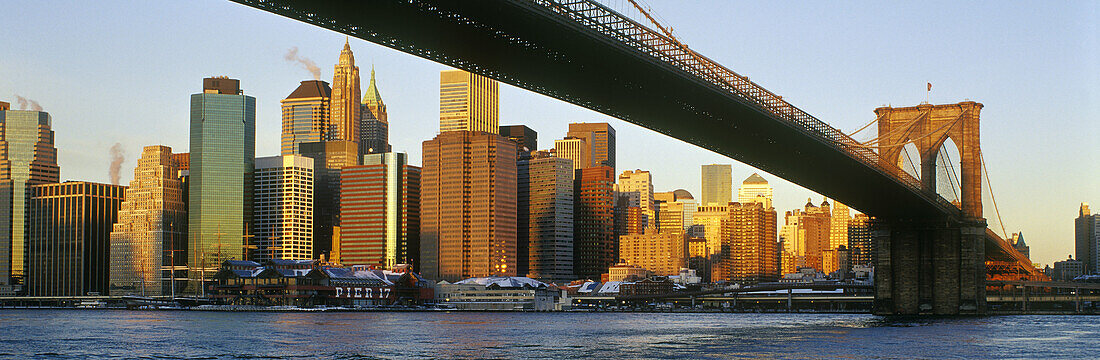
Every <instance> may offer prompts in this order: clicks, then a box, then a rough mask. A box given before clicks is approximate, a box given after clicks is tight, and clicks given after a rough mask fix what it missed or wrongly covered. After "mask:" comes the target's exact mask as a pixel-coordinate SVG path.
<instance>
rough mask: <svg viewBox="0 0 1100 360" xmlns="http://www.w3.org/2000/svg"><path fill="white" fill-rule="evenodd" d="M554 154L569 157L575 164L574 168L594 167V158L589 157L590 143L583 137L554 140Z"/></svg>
mask: <svg viewBox="0 0 1100 360" xmlns="http://www.w3.org/2000/svg"><path fill="white" fill-rule="evenodd" d="M554 156H557V157H559V158H563V159H569V160H570V162H572V164H573V170H579V169H587V168H590V167H592V159H591V158H589V157H588V143H587V142H585V141H584V139H581V138H574V137H567V138H564V139H559V140H554Z"/></svg>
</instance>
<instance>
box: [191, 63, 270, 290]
mask: <svg viewBox="0 0 1100 360" xmlns="http://www.w3.org/2000/svg"><path fill="white" fill-rule="evenodd" d="M255 153H256V98H254V97H251V96H245V95H243V94H242V92H241V90H240V81H239V80H236V79H229V78H224V77H220V78H206V79H203V92H202V93H200V94H193V95H191V164H190V167H191V169H190V175H191V183H190V184H189V189H188V192H189V194H188V197H189V208H188V227H187V229H188V235H187V236H188V242H187V265H188V274H187V277H188V278H189V279H190V280H191V281H189V282H188V286H187V289H186V290H185V291H186V292H189V293H201V292H202V290H201V287H200V286H199V282H198V281H200V280H209V279H210V277H211V276H212V275H214V273H215V272H216V271H217V267H218V265H219V264H220V263H221V262H222V261H224V260H230V259H236V260H245V256H243V252H244V244H245V243H246V242H245V241H244V240H245V239H246V236H250V235H251V230H250V226H251V224H252V181H253V179H252V176H253V171H254V168H255V160H256V156H255Z"/></svg>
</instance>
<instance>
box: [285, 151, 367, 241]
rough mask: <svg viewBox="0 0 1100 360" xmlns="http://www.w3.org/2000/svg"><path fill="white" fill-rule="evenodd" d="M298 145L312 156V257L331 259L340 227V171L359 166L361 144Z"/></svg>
mask: <svg viewBox="0 0 1100 360" xmlns="http://www.w3.org/2000/svg"><path fill="white" fill-rule="evenodd" d="M298 148H299V149H300V152H301V155H302V156H305V157H308V158H312V159H313V258H314V259H319V258H320V257H321V255H327V256H329V257H330V258H331V254H329V251H331V250H332V246H333V237H334V234H337V233H336V232H335V231H334V227H336V226H340V170H341V169H343V168H345V167H348V166H355V165H359V160H360V158H359V145H358V144H356V143H354V142H351V141H322V142H313V143H302V144H301V145H298Z"/></svg>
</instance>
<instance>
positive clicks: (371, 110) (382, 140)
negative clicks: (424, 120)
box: [359, 67, 390, 155]
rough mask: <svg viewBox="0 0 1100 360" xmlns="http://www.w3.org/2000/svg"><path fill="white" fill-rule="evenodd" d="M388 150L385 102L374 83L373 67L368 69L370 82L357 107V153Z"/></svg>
mask: <svg viewBox="0 0 1100 360" xmlns="http://www.w3.org/2000/svg"><path fill="white" fill-rule="evenodd" d="M386 152H390V121H389V116H388V115H386V103H384V102H382V94H381V93H379V92H378V85H376V84H375V83H374V68H373V67H371V69H370V84H369V85H367V92H366V94H363V103H362V104H361V105H360V108H359V154H360V155H366V154H379V153H386Z"/></svg>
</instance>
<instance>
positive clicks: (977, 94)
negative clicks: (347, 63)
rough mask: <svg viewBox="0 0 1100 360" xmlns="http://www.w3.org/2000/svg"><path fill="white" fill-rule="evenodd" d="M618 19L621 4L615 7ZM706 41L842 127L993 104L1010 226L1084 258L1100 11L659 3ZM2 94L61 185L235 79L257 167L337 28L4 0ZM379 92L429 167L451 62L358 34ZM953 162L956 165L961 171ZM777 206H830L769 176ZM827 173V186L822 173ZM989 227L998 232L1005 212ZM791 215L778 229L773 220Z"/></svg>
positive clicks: (545, 134) (692, 168) (632, 139)
mask: <svg viewBox="0 0 1100 360" xmlns="http://www.w3.org/2000/svg"><path fill="white" fill-rule="evenodd" d="M607 3H609V4H611V5H612V6H614V7H616V8H618V9H623V8H624V7H623V4H624V2H623V0H608V1H607ZM649 3H650V5H651V6H652V7H653V10H654V11H655V12H656V13H657V14H658V15H660V17H661V19H662V20H663V21H664V22H665V24H667V25H670V26H672V27H673V28H674V29H675V32H676V34H677V35H678V36H679V37H680V38H681V39H682V40H683V41H684V42H686V43H687V44H689V45H690V46H691V47H692V48H693V49H695V50H697V51H699V52H701V53H703V54H704V55H706V56H708V57H710V58H711V59H714V60H716V61H718V62H720V63H722V64H723V65H725V66H727V67H729V68H731V69H733V70H734V71H737V72H739V73H741V74H742V75H746V76H749V77H750V78H751V79H752V80H753V81H755V82H757V83H759V84H761V85H763V86H764V87H766V88H768V89H769V90H771V91H773V92H775V93H777V94H779V95H782V96H783V97H784V99H786V100H788V101H790V102H791V103H793V104H794V105H796V106H798V107H800V108H802V109H803V110H806V111H807V112H809V113H811V114H813V115H815V116H816V117H818V118H820V119H822V120H824V121H826V122H828V123H830V124H832V125H833V126H835V127H838V128H840V129H842V130H845V131H852V130H855V129H857V128H859V127H860V126H862V125H863V124H865V123H867V122H868V121H870V120H872V119H873V118H874V114H873V112H872V111H873V110H874V109H875V108H876V107H879V106H882V105H893V106H910V105H916V104H918V103H919V102H921V101H923V100H924V99H925V83H927V82H931V83H932V84H933V90H932V93H931V102H932V103H954V102H959V101H963V100H966V99H970V100H974V101H978V102H981V103H983V104H985V108H984V109H983V110H982V114H981V118H982V130H981V131H982V150H983V153H984V154H985V158H986V161H987V164H988V167H989V173H990V177H991V180H992V183H993V184H992V185H993V190H994V191H995V193H996V195H997V204H998V205H999V206H1000V210H1001V216H1002V217H1003V219H1004V223H1005V227H1006V228H1007V230H1008V232H1009V233H1012V232H1018V231H1023V232H1024V234H1025V238H1026V240H1027V242H1028V244H1029V245H1030V246H1031V248H1032V259H1033V260H1034V261H1037V262H1041V263H1044V264H1049V263H1051V262H1053V261H1057V260H1061V259H1065V257H1066V255H1067V254H1072V253H1073V218H1074V217H1076V216H1077V209H1078V206H1079V204H1080V202H1082V201H1090V202H1092V203H1094V204H1096V206H1094V209H1098V210H1100V146H1098V145H1097V144H1098V141H1100V40H1098V34H1100V29H1098V28H1097V27H1098V25H1097V23H1098V19H1100V5H1098V4H1100V3H1097V2H1093V1H1075V2H1045V1H1033V2H1015V1H1011V2H1004V1H989V2H953V1H952V2H949V1H937V2H914V3H912V4H893V3H888V2H877V1H867V2H850V1H845V2H804V1H803V2H793V1H792V2H787V1H774V2H735V1H659V0H649ZM0 9H3V12H4V14H5V15H4V16H3V21H0V101H8V102H11V103H12V104H13V106H17V105H18V103H17V102H16V95H19V96H22V97H25V98H28V99H32V100H35V101H37V102H38V103H40V104H41V105H42V107H43V108H44V109H45V110H46V111H48V112H49V113H50V114H51V115H52V116H53V127H54V130H55V132H56V134H57V147H58V150H59V157H60V160H59V161H60V163H61V176H62V179H73V180H90V181H101V182H106V181H108V179H109V178H108V167H109V163H110V157H109V149H110V148H111V146H112V145H114V144H115V143H121V144H122V146H123V149H124V151H125V155H126V160H125V162H124V165H123V170H122V172H123V176H122V181H123V182H127V181H129V180H130V179H131V178H132V177H133V173H132V171H133V167H134V165H135V163H136V158H137V157H138V156H139V155H140V151H141V147H142V146H145V145H152V144H164V145H168V146H171V147H173V149H175V150H176V151H178V152H182V151H187V147H188V106H189V100H188V97H189V95H190V94H192V93H196V92H199V91H201V86H202V82H201V81H202V78H203V77H207V76H214V75H226V76H230V77H234V78H237V79H240V80H241V85H242V87H243V88H244V91H245V93H246V94H248V95H252V96H255V97H256V98H257V123H258V125H257V144H256V147H257V149H256V154H257V156H269V155H277V154H278V152H279V122H280V119H279V109H280V108H279V100H281V99H283V98H285V97H286V96H287V95H288V94H290V92H291V91H293V90H294V89H295V88H296V87H297V85H298V82H299V81H301V80H308V79H310V78H311V75H310V74H309V73H308V72H307V71H306V70H304V69H302V68H301V67H299V66H297V65H295V64H294V63H291V62H288V61H286V60H284V57H283V55H284V54H285V53H286V52H287V50H288V49H290V48H292V47H297V48H298V54H299V55H300V56H304V57H307V58H310V59H312V60H313V61H314V62H316V63H317V64H318V65H319V66H320V67H321V70H322V79H324V80H326V81H329V82H331V81H332V67H333V65H334V64H335V63H336V61H337V58H338V55H339V52H340V49H341V47H342V46H343V43H344V36H343V35H341V34H338V33H335V32H332V31H328V30H324V29H321V28H317V27H313V26H310V25H306V24H303V23H299V22H297V21H293V20H289V19H286V18H282V17H280V16H276V15H273V14H269V13H265V12H261V11H258V10H255V9H252V8H247V7H244V6H242V5H238V4H236V3H231V2H228V1H214V0H201V1H10V0H3V1H0ZM351 46H352V49H353V50H354V52H355V57H356V61H357V64H358V65H359V66H360V71H361V73H362V75H363V79H362V81H363V85H364V87H365V86H366V83H367V80H368V79H367V76H368V74H369V71H370V67H371V66H372V65H373V66H374V67H375V69H376V71H377V73H378V87H379V89H380V91H381V93H382V97H383V99H384V100H385V102H386V104H387V106H388V110H389V119H390V129H391V130H390V131H391V132H390V139H391V142H392V143H393V148H394V150H395V151H406V152H408V153H409V154H410V160H411V161H412V162H414V163H419V159H420V147H421V145H420V144H421V142H422V141H425V140H428V139H430V138H432V137H433V136H434V135H435V132H436V130H437V129H438V104H439V99H438V83H439V75H438V72H439V71H440V70H444V69H446V67H445V66H443V65H439V64H435V63H432V62H429V61H427V60H423V59H420V58H416V57H413V56H411V55H406V54H404V53H400V52H397V51H395V50H390V49H388V48H385V47H381V46H378V45H374V44H372V43H368V42H366V41H363V40H358V39H351ZM500 93H501V94H500V96H501V99H500V104H501V111H500V113H501V124H525V125H528V126H530V127H532V128H533V129H535V130H536V131H538V133H539V145H540V148H549V147H552V146H553V139H555V138H560V137H562V136H564V135H565V131H566V128H567V124H568V123H570V122H610V123H611V124H612V125H613V126H614V127H615V129H616V130H617V131H618V142H619V143H618V149H617V152H618V168H619V169H620V170H625V169H635V168H640V169H647V170H651V171H652V172H653V174H654V182H655V187H656V190H658V191H668V190H673V189H677V188H684V189H687V190H689V191H691V192H692V193H693V194H695V195H696V197H698V196H699V189H700V183H699V173H700V170H699V165H702V164H711V163H731V162H732V163H733V164H734V169H733V173H734V183H735V186H737V185H738V184H739V183H740V181H741V180H743V179H744V178H746V177H748V176H749V175H750V174H752V172H754V171H755V170H754V169H752V168H750V167H748V166H745V165H742V164H738V163H736V162H733V161H731V160H729V159H727V158H725V157H723V156H720V155H717V154H714V153H710V152H708V151H706V150H702V149H699V148H696V147H694V146H692V145H689V144H686V143H683V142H680V141H678V140H675V139H671V138H668V137H665V136H663V135H660V134H657V133H654V132H650V131H648V130H646V129H643V128H640V127H637V126H634V125H631V124H628V123H625V122H623V121H619V120H617V119H612V118H609V117H607V116H604V115H602V114H599V113H596V112H593V111H589V110H586V109H582V108H579V107H577V106H573V105H571V104H567V103H562V102H559V101H556V100H553V99H550V98H547V97H544V96H541V95H538V94H533V93H529V92H526V91H524V90H520V89H517V88H514V87H511V86H502V87H501V91H500ZM956 161H957V159H956ZM762 175H764V177H765V178H766V179H768V180H769V181H771V182H772V184H773V185H774V186H775V189H776V201H775V204H776V207H777V210H778V211H780V213H782V212H783V211H786V210H790V209H793V208H798V207H801V206H802V204H804V203H805V201H806V198H807V197H811V196H812V197H813V198H814V203H820V202H821V197H820V196H818V195H816V194H813V193H812V192H811V191H809V190H806V189H803V188H801V187H798V186H797V185H793V184H790V183H788V182H785V181H783V180H781V179H778V178H776V177H774V176H770V175H768V174H762ZM821 176H829V174H821ZM986 194H987V200H986V205H985V210H986V214H985V215H986V217H987V218H989V219H990V226H991V227H993V228H994V229H997V230H998V231H999V225H998V223H997V220H996V215H995V214H994V212H993V206H992V204H991V203H990V201H989V200H988V191H986ZM780 221H782V220H780Z"/></svg>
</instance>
